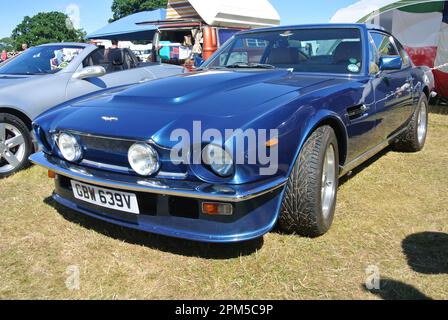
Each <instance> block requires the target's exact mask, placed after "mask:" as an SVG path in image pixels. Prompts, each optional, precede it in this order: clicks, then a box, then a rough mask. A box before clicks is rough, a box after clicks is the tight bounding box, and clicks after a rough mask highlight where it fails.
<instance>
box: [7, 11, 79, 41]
mask: <svg viewBox="0 0 448 320" xmlns="http://www.w3.org/2000/svg"><path fill="white" fill-rule="evenodd" d="M85 36H86V33H85V32H84V31H83V30H77V29H75V28H73V24H72V23H71V20H70V19H69V18H68V16H67V15H66V14H64V13H62V12H55V11H53V12H41V13H38V14H37V15H35V16H33V17H28V16H26V17H25V18H24V19H23V21H22V23H20V24H19V25H18V26H17V27H16V28H15V29H14V30H13V31H12V38H13V39H14V42H15V43H16V47H17V49H20V46H21V44H22V43H26V44H28V46H30V47H31V46H37V45H40V44H44V43H50V42H83V41H84V38H85Z"/></svg>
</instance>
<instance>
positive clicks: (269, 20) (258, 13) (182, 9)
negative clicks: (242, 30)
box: [167, 0, 280, 28]
mask: <svg viewBox="0 0 448 320" xmlns="http://www.w3.org/2000/svg"><path fill="white" fill-rule="evenodd" d="M167 18H168V19H185V18H200V19H202V20H203V21H204V22H205V23H206V24H208V25H211V26H217V27H219V26H220V27H247V28H257V27H258V28H259V27H272V26H277V25H279V24H280V16H279V14H278V12H277V10H276V9H275V8H274V7H273V6H272V4H271V3H270V2H269V1H268V0H169V1H168V13H167Z"/></svg>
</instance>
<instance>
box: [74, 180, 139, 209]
mask: <svg viewBox="0 0 448 320" xmlns="http://www.w3.org/2000/svg"><path fill="white" fill-rule="evenodd" d="M71 183H72V188H73V195H74V196H75V198H76V199H78V200H81V201H84V202H88V203H91V204H95V205H98V206H101V207H104V208H108V209H113V210H117V211H123V212H129V213H134V214H140V209H139V207H138V201H137V196H136V195H135V194H133V193H127V192H120V191H114V190H109V189H104V188H99V187H94V186H91V185H88V184H84V183H81V182H78V181H73V180H72V181H71Z"/></svg>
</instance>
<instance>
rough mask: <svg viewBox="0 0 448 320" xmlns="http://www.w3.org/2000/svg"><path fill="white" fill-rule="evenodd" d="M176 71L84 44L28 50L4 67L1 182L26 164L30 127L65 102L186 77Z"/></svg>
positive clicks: (30, 148) (1, 68) (127, 52)
mask: <svg viewBox="0 0 448 320" xmlns="http://www.w3.org/2000/svg"><path fill="white" fill-rule="evenodd" d="M183 72H184V69H183V68H181V67H178V66H171V65H161V64H156V63H145V64H144V63H140V62H138V60H137V58H136V57H135V55H134V54H133V53H132V52H131V51H130V50H128V49H113V50H104V49H101V48H98V47H96V46H94V45H89V44H84V43H54V44H47V45H42V46H38V47H34V48H31V49H28V50H27V51H25V52H24V53H22V54H20V55H19V56H16V57H14V58H12V59H10V60H9V61H6V62H4V63H2V64H1V65H0V178H3V177H6V176H9V175H11V174H12V173H15V172H17V171H18V170H20V169H22V168H23V167H24V166H26V165H27V164H28V156H29V155H30V154H31V152H32V151H33V150H34V147H35V146H34V144H33V138H32V134H31V133H30V132H31V123H32V121H33V120H34V119H35V118H36V116H38V115H39V114H41V113H42V112H43V111H45V110H48V109H49V108H51V107H54V106H55V105H58V104H60V103H63V102H64V101H68V100H72V99H75V98H77V97H79V96H83V95H86V94H88V93H91V92H95V91H99V90H104V89H106V88H111V87H115V86H119V85H127V84H133V83H138V82H145V81H149V80H152V79H155V78H160V77H166V76H170V75H175V74H180V73H183Z"/></svg>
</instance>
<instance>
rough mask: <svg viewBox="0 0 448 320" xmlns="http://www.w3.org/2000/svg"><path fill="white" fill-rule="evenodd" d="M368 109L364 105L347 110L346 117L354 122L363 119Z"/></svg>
mask: <svg viewBox="0 0 448 320" xmlns="http://www.w3.org/2000/svg"><path fill="white" fill-rule="evenodd" d="M369 109H370V107H368V106H366V105H365V104H362V105H359V106H355V107H352V108H349V109H347V116H348V118H349V119H350V120H356V119H359V118H361V117H363V116H364V115H365V114H366V112H367V111H368V110H369Z"/></svg>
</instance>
